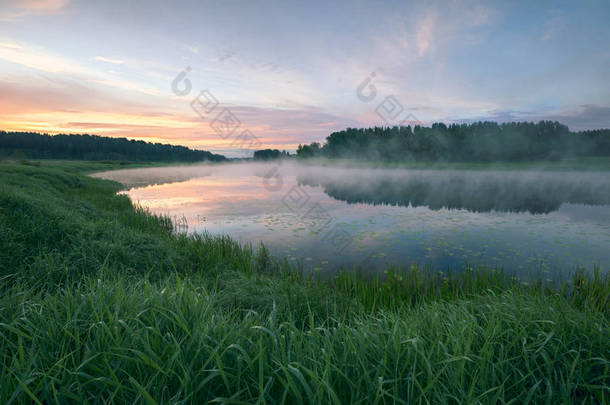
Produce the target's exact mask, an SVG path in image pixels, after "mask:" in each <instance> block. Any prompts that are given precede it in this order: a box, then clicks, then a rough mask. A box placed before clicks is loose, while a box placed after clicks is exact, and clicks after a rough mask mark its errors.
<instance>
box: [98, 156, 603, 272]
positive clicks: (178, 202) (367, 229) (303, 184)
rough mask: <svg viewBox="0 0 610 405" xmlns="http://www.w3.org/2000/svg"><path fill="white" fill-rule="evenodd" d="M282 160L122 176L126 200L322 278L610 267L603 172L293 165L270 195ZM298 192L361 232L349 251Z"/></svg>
mask: <svg viewBox="0 0 610 405" xmlns="http://www.w3.org/2000/svg"><path fill="white" fill-rule="evenodd" d="M273 166H274V163H246V164H222V165H211V166H210V165H201V166H185V167H165V168H155V169H134V170H121V171H113V172H106V173H101V174H98V175H97V176H99V177H103V178H109V179H113V180H117V181H121V182H123V183H124V184H126V185H127V186H128V187H130V188H129V190H127V191H124V193H125V194H127V195H129V197H130V198H131V199H132V200H133V201H134V202H136V203H139V204H141V205H143V206H146V207H148V208H150V209H151V210H152V211H153V212H155V213H160V214H167V215H170V216H171V217H174V218H184V219H185V220H186V223H187V224H188V230H189V232H209V233H212V234H227V235H230V236H231V237H233V238H234V239H235V240H237V241H239V242H241V243H251V244H252V245H257V244H258V243H260V242H262V243H264V244H265V245H266V246H267V247H269V249H270V250H271V252H272V253H273V254H275V255H277V256H280V257H285V258H286V259H287V260H289V261H291V262H293V263H298V264H300V265H302V266H303V267H304V268H309V269H311V270H314V271H321V272H332V271H334V269H336V268H337V267H341V266H347V267H352V266H356V267H357V266H362V263H366V265H367V267H368V266H370V268H379V269H383V268H386V266H388V265H392V264H393V265H398V266H410V265H412V264H418V265H422V266H430V267H433V268H436V269H447V268H462V267H463V266H465V265H467V264H469V265H484V266H491V267H503V268H506V269H509V270H510V271H515V272H518V273H519V274H521V275H524V274H525V275H527V273H528V272H530V271H532V272H538V271H540V270H542V271H548V272H552V273H553V274H554V275H558V274H561V273H562V272H564V271H573V270H574V269H575V268H577V267H584V268H587V269H591V268H592V267H593V265H599V266H600V267H601V268H602V270H607V269H608V267H609V266H608V265H609V264H610V250H608V249H607V246H610V196H609V193H610V176H608V175H607V173H595V172H534V171H495V172H482V171H474V170H472V171H468V170H462V171H434V170H398V169H392V170H389V169H388V170H386V169H374V170H372V169H371V170H367V169H351V168H349V169H348V168H329V167H318V166H300V165H296V164H290V163H284V164H283V165H281V167H280V169H279V171H278V173H280V174H281V177H282V184H283V186H282V187H281V188H280V189H278V190H275V191H272V190H269V189H268V188H265V187H264V185H263V178H264V175H265V174H266V173H268V172H269V170H270V168H271V167H273ZM296 186H298V187H299V188H300V191H299V192H300V193H301V195H305V196H306V197H307V200H308V206H312V205H314V204H317V205H319V206H320V207H322V208H323V209H324V210H325V212H326V213H327V214H328V216H329V217H330V218H332V221H333V223H337V224H341V226H342V227H343V228H344V229H346V230H347V232H349V235H350V237H351V243H350V244H349V246H348V247H347V248H346V249H345V250H344V251H342V252H341V253H338V252H337V251H336V249H335V248H333V246H331V245H330V244H329V243H327V242H325V241H324V240H323V239H322V234H323V233H324V232H320V231H319V230H317V229H314V228H313V227H311V226H310V225H309V224H308V220H307V219H306V218H304V216H303V214H305V212H306V210H303V211H302V212H295V211H294V210H291V209H290V207H288V206H287V204H286V196H287V194H288V193H289V191H290V190H292V189H293V188H294V187H296Z"/></svg>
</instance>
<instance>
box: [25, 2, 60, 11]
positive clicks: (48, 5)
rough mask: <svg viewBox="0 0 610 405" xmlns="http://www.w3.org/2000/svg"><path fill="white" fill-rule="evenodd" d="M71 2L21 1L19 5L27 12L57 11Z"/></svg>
mask: <svg viewBox="0 0 610 405" xmlns="http://www.w3.org/2000/svg"><path fill="white" fill-rule="evenodd" d="M68 3H70V0H20V1H19V2H18V5H19V6H20V7H21V8H24V9H26V10H36V11H57V10H60V9H62V8H64V7H66V6H67V5H68Z"/></svg>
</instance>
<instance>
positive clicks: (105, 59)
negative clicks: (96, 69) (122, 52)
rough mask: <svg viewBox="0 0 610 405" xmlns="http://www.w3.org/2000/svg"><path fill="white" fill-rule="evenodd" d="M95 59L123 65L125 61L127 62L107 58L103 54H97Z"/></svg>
mask: <svg viewBox="0 0 610 405" xmlns="http://www.w3.org/2000/svg"><path fill="white" fill-rule="evenodd" d="M95 60H97V61H100V62H105V63H112V64H113V65H122V64H123V63H125V62H123V61H122V60H118V59H110V58H105V57H103V56H96V57H95Z"/></svg>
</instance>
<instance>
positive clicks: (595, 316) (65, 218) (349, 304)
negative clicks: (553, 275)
mask: <svg viewBox="0 0 610 405" xmlns="http://www.w3.org/2000/svg"><path fill="white" fill-rule="evenodd" d="M79 165H80V166H79V167H78V168H75V166H74V163H70V164H65V165H64V164H62V163H54V164H53V165H50V166H49V165H41V166H32V165H19V164H1V165H0V248H1V250H0V280H1V281H0V403H28V404H31V403H148V404H153V403H159V404H161V403H185V404H187V403H188V404H200V403H261V404H262V403H285V404H298V403H363V404H364V403H366V404H369V403H380V404H385V403H388V404H389V403H456V404H457V403H460V404H461V403H498V404H501V403H519V404H520V403H551V404H554V403H608V401H609V399H610V398H609V397H610V389H609V384H610V324H609V322H608V314H609V312H608V297H609V295H610V294H609V291H610V280H609V278H608V275H607V273H606V274H604V273H603V272H602V270H604V269H599V270H598V271H596V272H594V273H593V274H591V275H589V274H585V273H579V274H576V275H575V276H574V277H573V278H572V279H571V280H568V281H566V282H565V283H563V284H561V285H559V286H557V285H554V286H550V285H545V284H543V283H542V282H541V281H537V282H536V281H535V282H532V283H529V284H528V285H524V284H523V283H521V282H519V280H515V279H514V278H512V277H511V276H510V275H507V274H506V273H502V272H498V271H490V270H471V271H466V272H461V273H452V274H440V273H435V272H427V271H423V270H420V269H417V268H413V269H408V270H404V269H403V270H399V269H389V270H388V274H386V275H384V276H383V277H377V278H375V277H373V278H371V277H365V276H362V275H358V274H356V273H353V272H348V271H345V272H342V273H340V274H339V275H337V276H335V277H331V278H327V279H323V278H314V277H310V276H309V275H307V274H303V273H301V272H299V271H298V269H294V268H292V267H290V266H289V265H288V264H287V263H286V261H284V260H282V259H280V258H273V257H271V256H270V255H269V254H268V252H267V251H266V249H265V248H264V247H260V248H257V249H252V248H251V247H249V246H241V245H239V244H237V243H235V242H234V241H232V240H231V239H229V238H226V237H212V236H209V235H196V236H189V235H185V234H180V233H176V232H175V231H174V229H173V226H172V223H171V221H170V220H168V219H167V218H163V217H157V216H154V215H151V214H150V213H148V212H147V211H146V210H145V209H142V208H137V207H133V205H132V204H131V202H130V201H129V200H128V199H127V197H125V196H117V195H115V192H116V191H117V190H118V189H119V187H120V186H119V185H118V184H116V183H112V182H107V181H103V180H99V179H92V178H89V177H86V176H83V175H81V174H74V173H73V172H74V171H80V172H82V171H89V170H94V169H95V168H94V167H92V166H88V165H87V163H82V164H79Z"/></svg>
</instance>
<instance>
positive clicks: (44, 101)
mask: <svg viewBox="0 0 610 405" xmlns="http://www.w3.org/2000/svg"><path fill="white" fill-rule="evenodd" d="M329 3H330V2H315V1H312V2H246V1H243V2H232V1H225V2H218V1H215V2H206V1H181V2H167V1H126V0H122V1H112V0H109V1H104V2H98V1H78V0H4V1H2V2H1V3H0V107H1V108H0V123H1V124H2V125H1V126H2V127H3V128H6V129H14V130H36V131H44V132H52V133H57V132H73V133H82V132H88V133H98V134H102V135H109V136H127V137H130V138H138V139H144V140H148V141H161V142H169V143H175V144H186V145H189V146H192V147H196V148H202V149H209V150H215V151H221V152H225V153H228V154H232V152H233V151H232V149H234V146H235V144H234V143H233V142H232V141H231V139H230V138H227V139H224V138H223V137H221V136H219V134H218V133H216V132H215V131H214V129H213V127H211V126H210V120H211V119H213V117H211V116H210V117H206V118H205V119H202V118H201V117H200V116H198V115H197V114H196V113H195V112H194V111H193V110H192V109H191V106H190V102H191V101H192V99H193V98H194V97H195V96H196V95H197V94H198V93H199V91H200V90H203V89H208V90H209V91H210V93H211V94H213V96H214V97H215V98H216V99H217V100H218V101H219V103H220V104H219V106H220V107H219V108H225V107H226V108H228V109H229V110H230V111H231V112H232V113H233V114H234V116H236V117H237V118H238V119H239V121H240V122H241V127H240V130H241V129H243V128H248V129H250V130H251V133H252V134H254V135H255V136H257V137H258V139H259V140H260V142H261V147H274V148H275V147H277V148H280V149H294V148H295V147H296V145H297V144H299V143H309V142H312V141H322V140H324V138H325V137H326V136H327V135H328V134H329V133H330V132H332V131H334V130H339V129H343V128H345V127H348V126H352V127H353V126H371V125H385V124H387V123H388V122H389V121H387V120H384V119H382V117H381V116H380V115H379V114H378V113H377V111H378V107H379V105H380V104H382V103H383V102H384V100H386V98H387V97H390V96H393V100H394V101H395V102H397V103H399V104H400V106H401V109H402V112H401V116H400V117H398V118H397V119H400V118H401V117H403V116H404V117H408V120H409V122H415V121H418V122H422V123H424V124H428V123H431V122H436V121H443V122H446V123H451V122H470V121H472V120H479V119H493V120H498V121H511V120H528V121H529V120H540V119H554V120H559V121H561V122H563V123H565V124H567V125H569V126H570V128H572V129H589V128H600V127H610V46H609V45H608V44H610V24H608V21H609V17H610V2H608V1H582V2H561V1H553V2H551V1H537V2H531V1H529V2H525V1H524V2H519V1H511V2H492V1H462V0H455V1H437V2H435V1H414V2H406V1H401V2H398V1H396V2H379V1H351V2H332V3H331V4H329ZM187 66H188V67H190V68H191V70H190V72H189V73H188V75H187V76H186V77H187V78H188V79H189V80H190V81H191V83H192V91H191V92H190V93H189V94H187V95H182V96H180V95H177V94H175V93H174V92H173V91H172V87H171V84H172V81H173V80H174V78H175V77H176V76H177V75H178V74H179V73H180V72H182V71H183V70H184V69H186V67H187ZM372 73H373V74H374V76H373V75H371V74H372ZM367 79H369V80H370V81H368V82H366V84H367V85H366V86H364V87H363V88H364V89H367V91H370V90H371V89H372V88H374V90H375V94H376V97H374V98H373V99H372V100H370V101H363V100H362V98H361V97H358V93H357V89H358V87H359V86H360V85H361V84H362V83H363V81H365V80H367ZM370 86H373V87H370ZM394 105H396V104H394ZM386 118H387V117H386ZM391 123H394V122H391Z"/></svg>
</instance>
